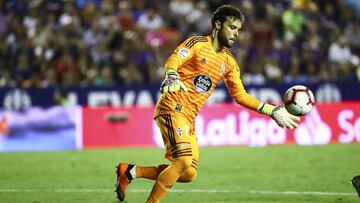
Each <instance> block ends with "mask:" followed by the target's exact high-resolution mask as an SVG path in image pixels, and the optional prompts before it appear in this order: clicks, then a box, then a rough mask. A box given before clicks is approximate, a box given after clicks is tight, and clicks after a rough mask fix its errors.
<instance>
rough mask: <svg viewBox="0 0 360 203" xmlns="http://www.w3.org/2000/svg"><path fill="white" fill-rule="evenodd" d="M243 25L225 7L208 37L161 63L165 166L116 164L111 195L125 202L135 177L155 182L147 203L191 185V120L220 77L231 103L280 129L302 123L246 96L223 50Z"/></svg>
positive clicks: (158, 115) (158, 116) (194, 166)
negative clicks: (179, 185)
mask: <svg viewBox="0 0 360 203" xmlns="http://www.w3.org/2000/svg"><path fill="white" fill-rule="evenodd" d="M243 23H244V16H243V14H242V13H241V11H240V10H239V9H238V8H236V7H234V6H232V5H224V6H221V7H219V8H217V10H216V11H215V12H214V13H213V16H212V19H211V24H212V27H213V32H212V34H211V36H195V37H190V38H189V39H187V40H185V41H184V42H183V43H182V44H181V45H179V46H178V47H177V49H176V50H175V51H174V52H173V53H172V55H171V56H170V57H169V58H168V59H167V61H166V64H165V80H164V82H163V83H162V84H161V87H160V91H161V93H163V94H162V96H161V97H160V99H159V101H158V103H157V105H156V109H155V113H154V119H155V121H156V123H157V125H158V127H159V128H160V131H161V134H162V138H163V141H164V145H165V147H166V155H165V157H166V158H167V159H169V160H170V163H169V164H161V165H158V166H148V167H144V166H138V165H133V164H127V163H120V164H119V165H118V167H117V168H118V169H117V183H116V185H115V187H116V188H115V192H116V193H117V195H118V199H119V200H120V201H123V200H124V198H125V190H126V187H127V185H128V184H129V183H130V182H131V181H132V180H133V179H135V178H147V179H152V180H154V181H155V184H154V186H153V188H152V191H151V193H150V195H149V197H148V199H147V203H155V202H160V201H161V200H162V199H163V198H164V196H165V195H166V194H167V193H168V192H169V190H170V189H171V187H172V186H173V185H174V184H175V183H176V182H191V181H193V180H194V179H195V177H196V174H197V170H198V165H199V146H198V142H197V138H196V136H195V129H194V120H195V117H196V116H197V114H198V112H199V111H200V109H201V108H202V107H203V106H204V104H205V102H206V100H207V98H208V97H209V96H210V95H211V94H212V93H213V91H214V89H215V86H216V84H217V83H218V82H219V81H220V79H222V78H223V79H224V81H225V84H226V86H227V88H228V90H229V93H230V94H231V96H232V97H233V98H234V99H235V101H236V102H237V103H238V104H240V105H242V106H244V107H246V108H249V109H252V110H255V111H258V112H259V113H261V114H265V115H268V116H270V117H271V118H272V119H273V120H274V121H275V122H276V123H277V124H278V125H279V126H280V127H282V128H289V129H292V128H295V127H297V123H296V122H298V121H299V120H300V119H299V117H297V116H293V115H291V114H289V113H288V112H287V111H286V110H285V108H284V107H283V106H278V107H275V106H273V105H270V104H266V103H261V102H260V101H259V100H257V99H256V98H254V97H253V96H251V95H249V94H248V93H247V92H246V90H245V89H244V86H243V84H242V81H241V80H240V69H239V67H238V65H237V62H236V60H235V58H234V57H233V56H232V55H231V54H230V53H229V52H228V50H227V48H230V47H232V45H233V44H234V43H235V41H236V39H237V36H238V34H239V31H240V29H241V27H242V24H243Z"/></svg>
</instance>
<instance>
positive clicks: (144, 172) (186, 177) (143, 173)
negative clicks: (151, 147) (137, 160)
mask: <svg viewBox="0 0 360 203" xmlns="http://www.w3.org/2000/svg"><path fill="white" fill-rule="evenodd" d="M168 166H169V165H167V164H161V165H158V166H136V178H146V179H150V180H157V178H158V177H159V174H160V173H161V172H162V171H163V170H165V169H166V167H168ZM196 174H197V170H196V169H195V168H193V167H190V168H189V169H188V170H186V171H185V172H184V173H183V174H181V176H180V177H179V179H178V180H177V181H176V182H182V183H187V182H191V181H193V180H194V179H195V178H196Z"/></svg>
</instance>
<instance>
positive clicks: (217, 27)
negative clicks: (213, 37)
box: [215, 20, 221, 30]
mask: <svg viewBox="0 0 360 203" xmlns="http://www.w3.org/2000/svg"><path fill="white" fill-rule="evenodd" d="M215 28H216V29H217V30H220V28H221V22H220V21H218V20H217V21H215Z"/></svg>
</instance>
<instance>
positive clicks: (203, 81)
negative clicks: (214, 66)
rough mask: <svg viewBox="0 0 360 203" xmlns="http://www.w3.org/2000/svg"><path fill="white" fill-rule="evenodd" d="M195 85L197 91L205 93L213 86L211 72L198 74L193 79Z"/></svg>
mask: <svg viewBox="0 0 360 203" xmlns="http://www.w3.org/2000/svg"><path fill="white" fill-rule="evenodd" d="M193 85H194V88H195V90H196V91H198V92H200V93H201V94H204V93H206V92H208V91H209V90H210V89H211V87H212V81H211V78H210V75H209V74H201V75H197V76H196V77H195V78H194V80H193Z"/></svg>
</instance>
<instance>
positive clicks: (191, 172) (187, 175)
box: [181, 167, 197, 182]
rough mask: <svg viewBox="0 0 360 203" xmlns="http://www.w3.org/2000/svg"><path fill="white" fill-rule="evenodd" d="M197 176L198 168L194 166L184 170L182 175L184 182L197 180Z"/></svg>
mask: <svg viewBox="0 0 360 203" xmlns="http://www.w3.org/2000/svg"><path fill="white" fill-rule="evenodd" d="M196 176H197V170H196V169H195V168H194V167H190V168H189V169H188V170H186V171H185V172H184V174H183V175H182V176H181V179H182V181H183V182H192V181H194V180H195V178H196Z"/></svg>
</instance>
